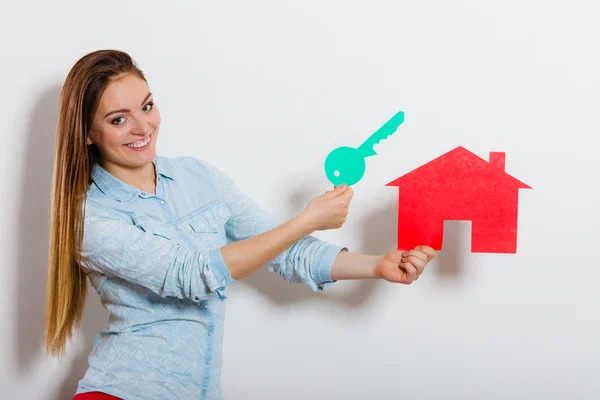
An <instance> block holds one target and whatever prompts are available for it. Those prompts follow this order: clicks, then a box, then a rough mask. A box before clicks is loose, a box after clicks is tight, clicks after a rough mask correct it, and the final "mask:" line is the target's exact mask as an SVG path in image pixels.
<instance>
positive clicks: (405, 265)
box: [400, 262, 418, 282]
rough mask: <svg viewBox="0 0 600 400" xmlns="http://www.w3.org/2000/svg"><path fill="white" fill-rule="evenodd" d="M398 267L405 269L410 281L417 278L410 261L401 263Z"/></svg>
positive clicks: (415, 270)
mask: <svg viewBox="0 0 600 400" xmlns="http://www.w3.org/2000/svg"><path fill="white" fill-rule="evenodd" d="M400 267H401V268H402V269H403V270H405V271H406V275H407V277H408V278H409V280H410V282H412V281H414V280H416V279H417V278H418V276H417V269H416V268H415V266H414V265H412V264H411V263H409V262H406V263H401V264H400Z"/></svg>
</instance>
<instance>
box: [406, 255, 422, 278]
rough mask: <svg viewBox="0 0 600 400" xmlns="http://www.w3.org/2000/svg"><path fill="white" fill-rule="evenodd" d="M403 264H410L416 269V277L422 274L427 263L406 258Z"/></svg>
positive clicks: (417, 259)
mask: <svg viewBox="0 0 600 400" xmlns="http://www.w3.org/2000/svg"><path fill="white" fill-rule="evenodd" d="M405 262H407V263H410V264H412V266H413V267H415V268H416V270H417V276H420V275H421V274H422V273H423V271H424V270H425V265H427V261H423V260H421V259H420V258H416V257H413V256H411V257H408V259H407V260H406V261H405Z"/></svg>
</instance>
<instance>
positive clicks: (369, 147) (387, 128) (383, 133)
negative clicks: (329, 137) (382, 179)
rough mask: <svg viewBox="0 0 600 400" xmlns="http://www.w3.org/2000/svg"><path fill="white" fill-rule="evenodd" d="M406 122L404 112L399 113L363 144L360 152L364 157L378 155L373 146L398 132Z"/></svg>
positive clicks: (359, 148)
mask: <svg viewBox="0 0 600 400" xmlns="http://www.w3.org/2000/svg"><path fill="white" fill-rule="evenodd" d="M403 122H404V111H399V112H397V113H396V115H394V116H393V117H392V118H390V119H389V121H387V122H386V123H385V124H383V126H382V127H381V128H379V129H378V130H377V131H375V133H373V134H372V135H371V136H369V138H368V139H367V140H365V142H364V143H363V144H361V145H360V146H359V147H358V150H359V151H360V153H361V154H362V155H363V156H364V157H369V156H374V155H376V154H377V153H376V152H375V150H374V149H373V146H374V145H376V144H377V143H379V142H380V141H381V140H383V139H385V138H387V137H388V136H390V135H391V134H393V133H394V132H396V131H397V130H398V127H399V126H400V125H402V123H403Z"/></svg>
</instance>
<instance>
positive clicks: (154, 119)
mask: <svg viewBox="0 0 600 400" xmlns="http://www.w3.org/2000/svg"><path fill="white" fill-rule="evenodd" d="M160 121H161V119H160V112H158V109H155V110H154V112H153V113H152V115H151V116H150V120H149V122H150V124H152V125H153V126H158V125H160Z"/></svg>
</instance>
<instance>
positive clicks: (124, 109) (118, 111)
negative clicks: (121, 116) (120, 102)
mask: <svg viewBox="0 0 600 400" xmlns="http://www.w3.org/2000/svg"><path fill="white" fill-rule="evenodd" d="M150 96H152V93H148V95H147V96H146V97H145V98H144V101H142V106H143V105H144V103H145V102H146V101H147V100H148V99H149V98H150ZM122 112H130V110H128V109H126V108H121V109H120V110H115V111H111V112H109V113H108V114H106V115H105V116H104V118H106V117H108V116H109V115H111V114H116V113H122Z"/></svg>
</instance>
